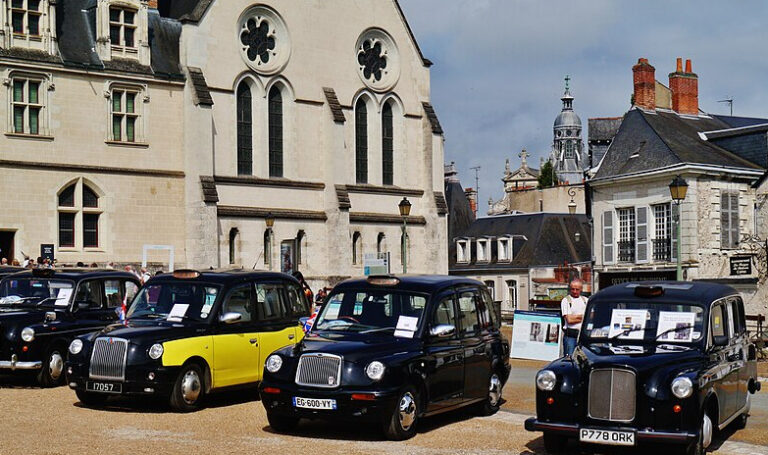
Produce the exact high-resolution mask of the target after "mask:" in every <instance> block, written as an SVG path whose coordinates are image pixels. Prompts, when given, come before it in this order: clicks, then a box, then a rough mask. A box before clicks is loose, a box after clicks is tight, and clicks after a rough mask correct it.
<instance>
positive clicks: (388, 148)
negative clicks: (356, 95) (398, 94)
mask: <svg viewBox="0 0 768 455" xmlns="http://www.w3.org/2000/svg"><path fill="white" fill-rule="evenodd" d="M394 143H395V131H394V127H393V116H392V103H386V104H384V108H383V109H382V111H381V169H382V175H381V183H382V184H384V185H392V184H393V182H394Z"/></svg>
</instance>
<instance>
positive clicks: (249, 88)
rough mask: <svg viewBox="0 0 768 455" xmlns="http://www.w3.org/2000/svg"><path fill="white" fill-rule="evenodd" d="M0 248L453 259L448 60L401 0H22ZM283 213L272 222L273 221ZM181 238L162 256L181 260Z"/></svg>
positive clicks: (198, 257)
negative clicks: (435, 57)
mask: <svg viewBox="0 0 768 455" xmlns="http://www.w3.org/2000/svg"><path fill="white" fill-rule="evenodd" d="M2 13H3V14H4V15H5V18H6V20H5V21H3V23H4V24H9V25H7V26H6V27H5V29H4V30H2V33H0V65H1V66H0V70H1V71H2V72H3V82H4V85H5V87H6V89H5V90H0V101H2V102H4V103H5V106H6V107H7V108H6V128H5V129H6V131H5V134H4V135H1V136H0V144H1V145H2V148H1V149H0V169H2V174H3V178H2V179H0V194H3V195H4V197H3V202H2V206H1V207H2V209H0V248H2V249H3V250H4V251H5V253H3V252H2V251H0V255H3V254H7V255H9V256H11V255H12V256H14V257H17V258H21V257H22V256H23V255H28V256H33V257H36V256H37V255H39V248H40V244H46V243H50V244H54V245H55V252H56V257H57V259H58V260H59V262H63V263H74V262H76V261H83V262H97V263H104V262H107V261H114V262H117V263H127V262H134V263H135V262H138V261H140V260H141V255H142V249H143V248H144V246H145V245H162V246H168V247H172V248H173V250H174V255H175V263H176V264H175V265H176V267H179V266H185V267H204V268H208V267H227V266H230V265H234V266H244V267H247V268H251V267H255V268H265V269H273V270H280V269H281V268H285V267H286V266H287V267H289V268H290V269H291V270H297V269H298V270H301V271H302V272H303V273H304V274H305V276H308V277H309V278H310V279H311V280H316V281H317V282H333V281H335V280H337V279H340V278H343V277H346V276H353V275H361V274H362V273H363V257H364V255H365V254H366V253H377V252H381V253H386V252H389V253H390V264H391V270H392V271H393V272H399V271H400V270H401V266H402V262H403V261H402V256H403V252H402V248H401V243H402V242H401V240H402V238H401V235H402V224H403V219H402V217H401V216H400V215H399V212H398V203H399V202H400V201H401V200H402V199H403V198H407V199H408V201H409V202H410V203H411V204H412V210H411V213H410V216H409V217H408V218H407V220H406V221H407V224H408V226H407V237H406V242H405V243H406V245H407V246H408V248H407V251H408V256H407V258H408V259H409V261H408V270H409V271H413V272H427V273H437V272H442V273H445V272H447V262H448V261H447V253H446V252H445V248H444V245H445V244H446V241H447V238H446V235H447V234H446V229H447V228H446V219H445V212H446V209H445V199H444V196H443V193H442V191H443V176H442V163H443V156H444V153H443V131H442V128H441V126H440V123H439V121H438V120H437V117H436V115H435V111H434V109H433V108H432V106H431V104H430V76H429V67H430V65H431V62H429V60H427V59H426V58H424V57H423V56H422V54H421V51H420V50H419V48H418V44H417V43H416V41H415V40H414V37H413V34H412V33H411V30H410V28H409V26H408V24H407V22H406V19H405V17H404V15H403V12H402V10H401V9H400V7H399V5H398V4H397V2H396V1H390V0H381V1H375V2H371V1H365V2H363V1H355V2H350V1H342V0H326V1H323V2H312V3H311V4H307V3H306V2H303V1H288V2H261V3H258V4H255V3H252V2H248V1H240V0H237V1H234V0H227V1H222V0H215V1H214V0H198V1H181V0H179V1H177V0H168V1H160V2H159V4H158V2H151V1H150V2H148V1H145V0H120V1H117V0H59V1H58V2H49V1H48V0H41V1H39V2H35V1H32V0H23V1H19V0H3V1H2ZM267 220H270V221H273V226H272V227H271V228H269V227H268V226H267ZM165 254H166V253H164V252H162V253H160V252H155V253H150V259H151V260H156V261H158V262H162V261H167V257H166V256H165Z"/></svg>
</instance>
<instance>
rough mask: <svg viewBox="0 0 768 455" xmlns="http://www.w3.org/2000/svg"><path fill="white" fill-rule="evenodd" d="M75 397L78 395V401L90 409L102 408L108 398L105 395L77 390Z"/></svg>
mask: <svg viewBox="0 0 768 455" xmlns="http://www.w3.org/2000/svg"><path fill="white" fill-rule="evenodd" d="M75 395H77V399H78V400H80V403H82V404H84V405H86V406H89V407H96V406H102V405H103V404H104V403H106V402H107V396H106V395H104V394H99V393H93V392H86V391H84V390H75Z"/></svg>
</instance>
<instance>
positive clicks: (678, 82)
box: [669, 58, 699, 115]
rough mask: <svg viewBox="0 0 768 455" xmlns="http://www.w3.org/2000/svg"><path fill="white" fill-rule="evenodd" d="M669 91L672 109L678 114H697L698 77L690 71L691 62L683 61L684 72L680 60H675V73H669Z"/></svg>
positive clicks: (688, 60)
mask: <svg viewBox="0 0 768 455" xmlns="http://www.w3.org/2000/svg"><path fill="white" fill-rule="evenodd" d="M669 90H670V91H671V92H672V109H673V110H674V111H675V112H677V113H678V114H686V115H698V114H699V77H698V76H697V75H696V74H694V73H693V70H692V69H691V60H690V59H687V60H686V61H685V72H683V71H682V68H681V59H679V58H678V59H677V71H676V72H674V73H669Z"/></svg>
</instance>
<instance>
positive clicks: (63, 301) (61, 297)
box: [56, 288, 74, 306]
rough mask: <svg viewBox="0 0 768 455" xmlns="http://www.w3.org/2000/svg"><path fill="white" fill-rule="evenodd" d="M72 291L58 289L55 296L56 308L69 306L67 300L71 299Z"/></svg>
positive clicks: (69, 289)
mask: <svg viewBox="0 0 768 455" xmlns="http://www.w3.org/2000/svg"><path fill="white" fill-rule="evenodd" d="M72 291H74V289H72V288H61V289H59V293H58V294H57V295H56V306H67V305H69V298H70V297H72Z"/></svg>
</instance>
